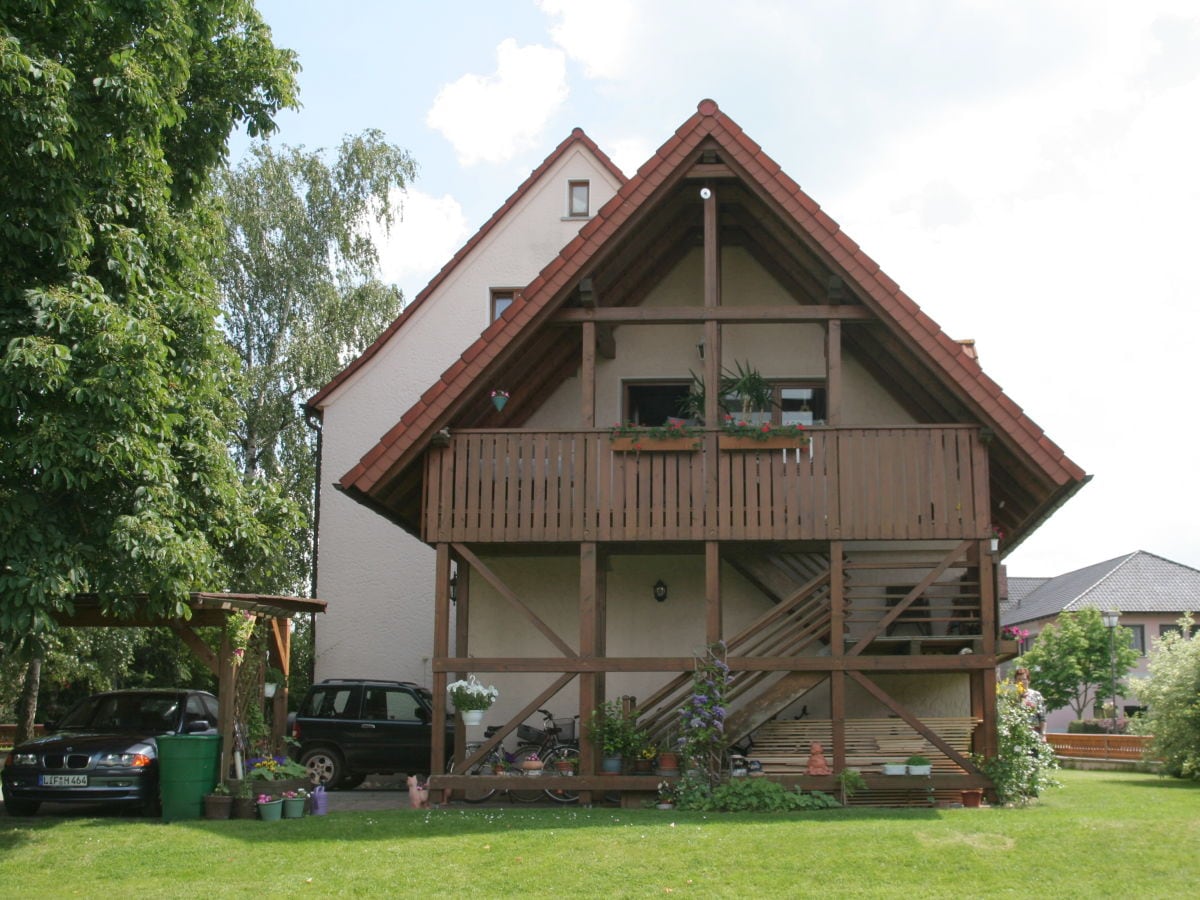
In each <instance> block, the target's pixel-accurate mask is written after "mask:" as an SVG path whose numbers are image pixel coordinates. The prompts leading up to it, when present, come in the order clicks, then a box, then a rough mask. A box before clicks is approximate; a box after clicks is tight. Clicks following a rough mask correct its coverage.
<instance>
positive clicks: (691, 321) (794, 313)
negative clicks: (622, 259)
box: [552, 304, 875, 325]
mask: <svg viewBox="0 0 1200 900" xmlns="http://www.w3.org/2000/svg"><path fill="white" fill-rule="evenodd" d="M831 320H841V321H846V322H872V321H875V314H874V313H872V312H871V311H870V310H869V309H867V308H866V307H865V306H831V305H817V304H813V305H807V304H805V305H801V304H797V305H795V306H722V307H711V308H710V307H699V306H600V307H597V308H596V309H579V308H577V307H570V308H568V309H560V310H559V311H558V312H556V313H555V314H554V317H553V319H552V324H555V325H574V324H577V323H579V322H597V323H609V324H613V325H698V324H701V323H703V322H723V323H725V324H752V325H753V324H758V325H762V324H768V325H769V324H774V323H784V324H786V323H790V322H828V321H831Z"/></svg>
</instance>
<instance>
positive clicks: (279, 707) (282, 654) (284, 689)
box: [267, 616, 292, 753]
mask: <svg viewBox="0 0 1200 900" xmlns="http://www.w3.org/2000/svg"><path fill="white" fill-rule="evenodd" d="M268 621H269V622H270V627H271V631H270V635H269V637H268V640H267V662H268V664H269V665H270V666H272V667H273V668H276V669H278V670H279V671H280V672H282V673H283V678H282V680H281V681H280V683H278V684H277V685H275V696H274V697H273V698H272V700H271V747H272V749H273V751H274V752H276V753H279V752H282V750H283V738H284V731H285V730H286V728H287V707H288V676H289V675H290V674H291V671H292V629H291V619H286V618H282V617H279V616H272V617H271V618H270V619H269V620H268Z"/></svg>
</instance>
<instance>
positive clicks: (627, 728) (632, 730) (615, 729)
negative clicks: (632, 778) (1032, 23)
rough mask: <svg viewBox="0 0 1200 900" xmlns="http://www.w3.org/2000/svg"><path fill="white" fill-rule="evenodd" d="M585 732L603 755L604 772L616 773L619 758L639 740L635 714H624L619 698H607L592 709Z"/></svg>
mask: <svg viewBox="0 0 1200 900" xmlns="http://www.w3.org/2000/svg"><path fill="white" fill-rule="evenodd" d="M588 733H589V734H590V735H591V738H592V741H593V742H594V743H595V744H596V747H597V749H599V750H600V753H601V754H602V755H603V757H604V762H603V770H602V771H603V774H605V775H619V774H620V773H621V763H622V760H623V759H624V758H625V757H626V756H628V755H631V754H632V753H635V752H636V751H637V748H638V747H639V746H640V745H641V743H642V741H643V738H642V736H641V734H640V732H639V731H638V728H637V718H636V716H634V715H632V714H629V713H626V712H625V709H624V707H622V705H621V702H620V701H619V700H609V701H607V702H605V703H603V704H601V705H600V706H598V707H597V708H596V709H595V710H593V712H592V717H591V719H590V720H589V723H588Z"/></svg>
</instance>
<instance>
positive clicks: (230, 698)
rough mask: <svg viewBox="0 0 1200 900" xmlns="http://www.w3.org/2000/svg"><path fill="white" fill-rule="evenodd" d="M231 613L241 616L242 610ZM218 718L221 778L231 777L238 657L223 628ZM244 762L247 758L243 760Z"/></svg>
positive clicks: (219, 665) (218, 662)
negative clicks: (219, 725)
mask: <svg viewBox="0 0 1200 900" xmlns="http://www.w3.org/2000/svg"><path fill="white" fill-rule="evenodd" d="M229 614H230V615H235V616H240V615H241V614H242V613H241V610H233V611H232V612H231V613H229ZM217 669H218V673H217V719H218V720H219V721H220V724H221V778H222V780H224V779H226V778H229V777H231V775H230V767H231V766H232V765H233V749H234V744H233V726H234V718H235V712H234V693H235V692H236V691H237V659H236V657H235V656H234V655H233V646H232V645H231V644H230V642H229V633H228V632H227V631H226V630H225V629H224V628H222V629H221V649H220V651H219V652H218V654H217ZM242 762H243V763H244V762H245V760H242Z"/></svg>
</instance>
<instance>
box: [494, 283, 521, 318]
mask: <svg viewBox="0 0 1200 900" xmlns="http://www.w3.org/2000/svg"><path fill="white" fill-rule="evenodd" d="M518 290H519V288H511V287H494V288H488V324H491V323H492V322H495V321H496V320H497V319H498V318H500V317H501V316H502V315H504V310H506V309H508V308H509V307H510V306H512V305H513V302H514V301H515V300H516V299H517V291H518ZM498 301H506V302H504V306H503V307H502V308H501V309H500V311H499V312H497V311H496V303H497V302H498Z"/></svg>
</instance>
